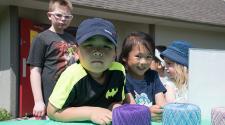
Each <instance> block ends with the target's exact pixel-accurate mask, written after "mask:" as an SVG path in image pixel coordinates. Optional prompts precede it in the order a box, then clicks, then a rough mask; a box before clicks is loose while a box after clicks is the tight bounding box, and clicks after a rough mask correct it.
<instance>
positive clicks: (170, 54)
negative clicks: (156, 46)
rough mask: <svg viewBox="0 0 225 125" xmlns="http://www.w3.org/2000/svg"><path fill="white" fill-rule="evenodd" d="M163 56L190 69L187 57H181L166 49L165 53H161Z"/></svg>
mask: <svg viewBox="0 0 225 125" xmlns="http://www.w3.org/2000/svg"><path fill="white" fill-rule="evenodd" d="M161 55H162V56H163V57H166V58H168V59H170V60H171V61H174V62H176V63H178V64H181V65H184V66H186V67H188V57H186V58H185V57H183V56H181V55H179V54H178V53H177V52H175V51H174V50H171V49H166V50H165V51H163V52H162V53H161Z"/></svg>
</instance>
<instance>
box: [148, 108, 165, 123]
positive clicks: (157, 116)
mask: <svg viewBox="0 0 225 125" xmlns="http://www.w3.org/2000/svg"><path fill="white" fill-rule="evenodd" d="M150 112H151V118H152V121H154V122H161V120H162V113H163V109H162V107H161V106H159V105H152V106H151V107H150Z"/></svg>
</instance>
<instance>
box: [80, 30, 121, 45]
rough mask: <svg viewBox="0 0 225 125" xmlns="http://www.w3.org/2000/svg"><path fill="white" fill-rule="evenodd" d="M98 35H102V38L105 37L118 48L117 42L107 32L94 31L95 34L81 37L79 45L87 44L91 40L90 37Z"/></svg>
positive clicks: (91, 33)
mask: <svg viewBox="0 0 225 125" xmlns="http://www.w3.org/2000/svg"><path fill="white" fill-rule="evenodd" d="M96 35H100V36H104V37H106V38H107V39H109V40H110V41H111V42H112V43H113V44H114V45H115V46H117V43H116V41H115V40H114V39H113V38H112V37H111V36H110V35H108V34H107V33H106V32H103V31H93V32H89V33H87V34H85V35H83V36H82V37H80V39H78V40H77V43H78V44H79V45H80V44H81V43H83V42H85V41H86V40H87V39H89V38H90V37H93V36H96Z"/></svg>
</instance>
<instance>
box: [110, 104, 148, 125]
mask: <svg viewBox="0 0 225 125" xmlns="http://www.w3.org/2000/svg"><path fill="white" fill-rule="evenodd" d="M112 125H151V113H150V110H149V108H148V107H147V106H144V105H138V104H124V105H122V106H119V107H117V108H115V109H114V110H113V115H112Z"/></svg>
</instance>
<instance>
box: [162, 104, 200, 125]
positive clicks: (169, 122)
mask: <svg viewBox="0 0 225 125" xmlns="http://www.w3.org/2000/svg"><path fill="white" fill-rule="evenodd" d="M200 124H201V110H200V108H199V107H198V106H196V105H193V104H189V103H169V104H167V105H165V106H164V111H163V118H162V125H200Z"/></svg>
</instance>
